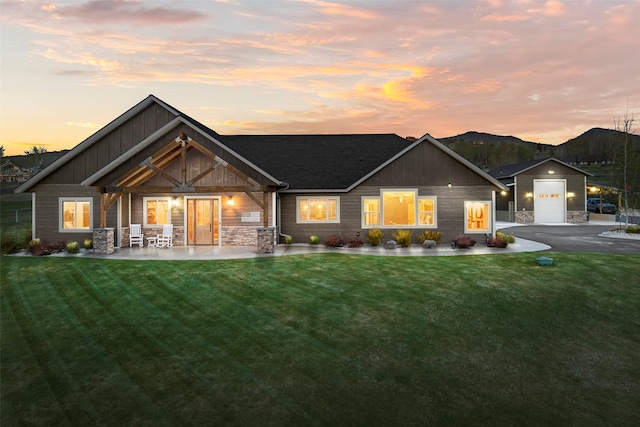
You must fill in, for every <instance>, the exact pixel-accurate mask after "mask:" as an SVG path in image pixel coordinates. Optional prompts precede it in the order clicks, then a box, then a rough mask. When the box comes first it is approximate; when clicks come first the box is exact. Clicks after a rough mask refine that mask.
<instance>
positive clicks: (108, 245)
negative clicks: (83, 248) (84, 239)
mask: <svg viewBox="0 0 640 427" xmlns="http://www.w3.org/2000/svg"><path fill="white" fill-rule="evenodd" d="M113 236H114V233H113V228H94V229H93V252H94V253H96V254H107V255H108V254H112V253H113V252H114V251H115V249H114V245H113Z"/></svg>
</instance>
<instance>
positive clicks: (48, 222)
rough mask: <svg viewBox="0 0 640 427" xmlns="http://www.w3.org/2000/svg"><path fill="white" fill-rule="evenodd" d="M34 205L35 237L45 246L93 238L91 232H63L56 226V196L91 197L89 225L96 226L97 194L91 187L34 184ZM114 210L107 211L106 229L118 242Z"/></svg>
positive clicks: (58, 218) (57, 216)
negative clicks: (91, 210)
mask: <svg viewBox="0 0 640 427" xmlns="http://www.w3.org/2000/svg"><path fill="white" fill-rule="evenodd" d="M34 191H35V192H36V200H35V206H34V207H33V208H34V209H35V214H34V215H35V235H34V236H33V237H34V238H39V239H40V240H41V241H42V242H45V243H55V242H59V241H65V242H72V241H76V242H78V243H82V242H83V241H84V240H85V239H91V238H93V230H87V231H86V232H72V233H68V232H64V233H61V232H60V231H59V227H60V197H81V198H84V197H91V198H92V199H93V212H92V222H93V227H94V228H99V227H100V195H99V194H98V192H97V191H96V188H95V187H81V186H79V185H77V184H76V185H69V184H67V185H63V184H36V186H35V187H34ZM117 219H118V216H117V209H116V205H114V206H113V207H112V208H111V209H109V210H108V211H107V227H108V228H114V229H115V241H116V242H117V241H118V234H119V232H118V230H117Z"/></svg>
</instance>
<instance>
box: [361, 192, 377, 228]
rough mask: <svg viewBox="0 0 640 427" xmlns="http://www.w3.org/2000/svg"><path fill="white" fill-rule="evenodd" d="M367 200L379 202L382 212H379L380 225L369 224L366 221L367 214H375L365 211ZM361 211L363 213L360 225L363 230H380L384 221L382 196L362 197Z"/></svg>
mask: <svg viewBox="0 0 640 427" xmlns="http://www.w3.org/2000/svg"><path fill="white" fill-rule="evenodd" d="M365 200H377V201H378V207H379V209H380V210H378V211H377V212H378V224H367V223H366V221H365V218H366V216H367V215H366V214H368V213H373V212H375V211H365V209H364V202H365ZM360 208H361V209H360V211H361V213H362V215H361V218H360V223H361V224H360V225H361V227H362V228H364V229H367V228H380V225H381V221H382V210H381V209H382V199H381V197H380V196H362V197H360Z"/></svg>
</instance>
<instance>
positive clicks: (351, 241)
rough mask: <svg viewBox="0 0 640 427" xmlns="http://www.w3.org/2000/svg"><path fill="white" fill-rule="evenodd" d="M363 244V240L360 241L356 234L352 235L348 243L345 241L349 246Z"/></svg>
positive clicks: (357, 246)
mask: <svg viewBox="0 0 640 427" xmlns="http://www.w3.org/2000/svg"><path fill="white" fill-rule="evenodd" d="M363 244H364V242H363V241H362V239H361V238H360V237H358V236H356V237H354V238H353V239H351V240H349V243H347V246H349V247H350V248H359V247H361V246H362V245H363Z"/></svg>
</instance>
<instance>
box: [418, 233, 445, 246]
mask: <svg viewBox="0 0 640 427" xmlns="http://www.w3.org/2000/svg"><path fill="white" fill-rule="evenodd" d="M441 239H442V233H441V232H439V231H431V230H429V231H423V232H422V233H420V234H418V242H420V243H421V244H422V243H424V241H425V240H433V241H434V242H436V243H440V240H441Z"/></svg>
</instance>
